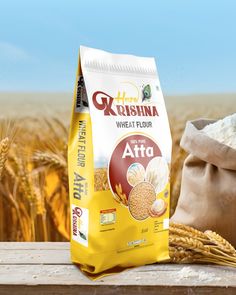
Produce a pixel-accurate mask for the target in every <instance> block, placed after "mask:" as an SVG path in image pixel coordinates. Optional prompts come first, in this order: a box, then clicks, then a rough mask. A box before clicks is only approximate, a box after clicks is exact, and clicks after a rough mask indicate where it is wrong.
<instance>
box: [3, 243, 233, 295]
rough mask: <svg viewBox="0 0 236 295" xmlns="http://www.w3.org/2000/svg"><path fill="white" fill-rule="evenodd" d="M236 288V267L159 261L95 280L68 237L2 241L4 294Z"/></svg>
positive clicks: (219, 291) (193, 291) (189, 291)
mask: <svg viewBox="0 0 236 295" xmlns="http://www.w3.org/2000/svg"><path fill="white" fill-rule="evenodd" d="M14 292H17V294H19V295H21V294H34V295H35V294H36V295H37V294H50V295H51V294H96V295H100V294H103V295H106V294H119V295H122V294H130V295H131V294H143V295H144V294H145V295H146V294H148V295H149V294H150V295H152V294H160V295H162V294H213V293H214V295H218V294H224V295H225V294H236V270H235V269H232V268H229V267H219V266H209V265H174V264H156V265H147V266H142V267H137V268H134V269H131V270H126V271H124V272H122V273H119V274H116V275H112V276H108V277H105V278H102V279H99V280H97V281H91V280H90V279H88V278H87V277H86V276H84V275H83V274H82V273H81V272H80V270H79V269H78V267H77V266H76V265H73V264H72V263H71V262H70V253H69V243H0V294H10V293H11V294H12V293H13V294H14Z"/></svg>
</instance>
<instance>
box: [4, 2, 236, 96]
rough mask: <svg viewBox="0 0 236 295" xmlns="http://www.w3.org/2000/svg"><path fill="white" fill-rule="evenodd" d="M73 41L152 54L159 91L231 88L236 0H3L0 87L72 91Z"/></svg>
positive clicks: (235, 66) (234, 82) (235, 87)
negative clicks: (158, 78)
mask: <svg viewBox="0 0 236 295" xmlns="http://www.w3.org/2000/svg"><path fill="white" fill-rule="evenodd" d="M80 45H86V46H91V47H95V48H101V49H104V50H108V51H112V52H114V53H131V54H136V55H141V56H154V57H155V58H156V61H157V65H158V72H159V76H160V80H161V84H162V88H163V90H164V93H165V94H187V93H206V92H207V93H211V92H213V93H219V92H236V1H235V0H224V1H223V0H222V1H219V0H214V1H213V0H194V1H193V0H172V1H171V0H162V1H158V0H156V1H155V0H146V1H140V0H136V1H134V0H119V1H111V0H97V1H95V0H90V1H89V0H83V1H78V0H77V1H76V0H68V1H64V0H63V1H62V0H57V1H54V0H50V1H49V0H47V1H46V0H40V1H32V0H31V1H28V0H21V1H19V0H8V1H2V2H1V5H0V91H66V92H70V91H73V88H74V80H75V71H76V67H77V55H78V48H79V46H80Z"/></svg>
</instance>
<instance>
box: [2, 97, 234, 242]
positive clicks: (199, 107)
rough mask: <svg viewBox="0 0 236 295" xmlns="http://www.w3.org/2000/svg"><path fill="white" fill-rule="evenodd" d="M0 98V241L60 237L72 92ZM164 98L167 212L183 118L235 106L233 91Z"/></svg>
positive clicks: (65, 232)
mask: <svg viewBox="0 0 236 295" xmlns="http://www.w3.org/2000/svg"><path fill="white" fill-rule="evenodd" d="M0 104H1V110H2V112H1V116H0V241H66V240H68V239H69V231H70V216H69V213H70V212H69V197H68V172H67V138H68V130H69V120H70V107H71V104H72V95H71V94H32V93H31V94H29V93H28V94H13V93H1V94H0ZM166 104H167V111H168V115H169V120H170V126H171V132H172V139H173V156H172V171H171V191H172V193H171V214H173V212H174V209H175V206H176V203H177V200H178V196H179V192H180V186H181V170H182V165H183V161H184V159H185V157H186V153H185V152H184V151H183V150H182V149H181V148H180V147H179V142H180V138H181V136H182V133H183V130H184V127H185V123H186V121H187V120H192V119H196V118H199V117H205V118H220V117H223V116H225V115H229V114H232V113H234V112H236V95H234V94H232V95H230V94H229V95H196V96H193V95H192V96H184V97H181V96H180V97H166Z"/></svg>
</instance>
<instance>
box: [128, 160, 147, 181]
mask: <svg viewBox="0 0 236 295" xmlns="http://www.w3.org/2000/svg"><path fill="white" fill-rule="evenodd" d="M144 178H145V168H144V167H143V165H142V164H140V163H133V164H131V165H130V166H129V168H128V170H127V181H128V183H129V184H130V185H131V186H135V185H136V184H138V183H139V182H142V181H144Z"/></svg>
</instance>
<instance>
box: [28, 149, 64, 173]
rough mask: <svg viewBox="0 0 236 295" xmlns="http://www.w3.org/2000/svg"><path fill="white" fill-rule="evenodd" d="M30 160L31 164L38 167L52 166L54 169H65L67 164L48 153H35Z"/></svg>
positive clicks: (53, 154)
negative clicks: (36, 164) (35, 164)
mask: <svg viewBox="0 0 236 295" xmlns="http://www.w3.org/2000/svg"><path fill="white" fill-rule="evenodd" d="M32 160H33V162H35V163H38V164H40V165H45V166H54V167H55V168H62V169H65V168H66V167H67V163H66V161H65V159H64V158H63V157H62V156H60V155H57V154H55V153H52V152H48V151H47V152H41V151H36V152H35V153H34V155H33V157H32Z"/></svg>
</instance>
